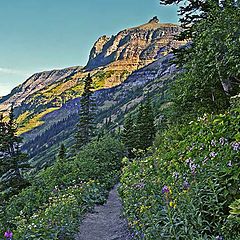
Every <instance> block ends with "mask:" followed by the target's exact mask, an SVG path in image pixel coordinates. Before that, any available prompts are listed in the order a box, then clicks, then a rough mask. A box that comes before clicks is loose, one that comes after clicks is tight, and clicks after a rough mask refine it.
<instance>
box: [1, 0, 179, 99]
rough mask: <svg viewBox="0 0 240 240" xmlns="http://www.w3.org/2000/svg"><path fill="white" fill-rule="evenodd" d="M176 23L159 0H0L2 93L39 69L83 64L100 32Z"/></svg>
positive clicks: (174, 14)
mask: <svg viewBox="0 0 240 240" xmlns="http://www.w3.org/2000/svg"><path fill="white" fill-rule="evenodd" d="M153 16H158V17H159V19H160V21H161V22H173V23H176V22H177V21H178V18H177V7H176V6H170V7H165V6H160V5H159V0H0V96H2V95H4V94H7V93H9V92H10V91H11V89H12V88H13V87H15V86H17V85H18V84H20V83H22V82H23V81H24V80H26V79H27V78H28V77H29V76H30V75H31V74H33V73H35V72H39V71H43V70H50V69H58V68H64V67H69V66H77V65H85V64H86V62H87V59H88V55H89V52H90V49H91V47H92V45H93V43H94V42H95V41H96V40H97V39H98V37H100V36H101V35H104V34H106V35H113V34H116V33H117V32H118V31H120V30H122V29H125V28H128V27H132V26H137V25H140V24H143V23H145V22H147V21H148V20H149V19H150V18H152V17H153Z"/></svg>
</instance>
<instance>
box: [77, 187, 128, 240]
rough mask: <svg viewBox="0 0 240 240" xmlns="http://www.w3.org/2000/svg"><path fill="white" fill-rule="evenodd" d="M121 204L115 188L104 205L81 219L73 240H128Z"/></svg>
mask: <svg viewBox="0 0 240 240" xmlns="http://www.w3.org/2000/svg"><path fill="white" fill-rule="evenodd" d="M121 213H122V204H121V201H120V198H119V196H118V192H117V186H115V187H114V188H113V189H112V190H111V191H110V193H109V197H108V201H107V203H106V204H104V205H100V206H96V207H95V209H94V211H93V213H89V214H87V215H86V217H85V218H84V219H83V222H82V224H81V226H80V228H79V233H78V234H77V236H76V238H75V240H129V239H130V237H129V232H128V228H127V222H126V220H124V219H123V218H122V217H121Z"/></svg>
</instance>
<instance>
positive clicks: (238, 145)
mask: <svg viewBox="0 0 240 240" xmlns="http://www.w3.org/2000/svg"><path fill="white" fill-rule="evenodd" d="M231 146H232V148H233V150H234V151H237V152H238V151H239V149H240V142H232V143H231Z"/></svg>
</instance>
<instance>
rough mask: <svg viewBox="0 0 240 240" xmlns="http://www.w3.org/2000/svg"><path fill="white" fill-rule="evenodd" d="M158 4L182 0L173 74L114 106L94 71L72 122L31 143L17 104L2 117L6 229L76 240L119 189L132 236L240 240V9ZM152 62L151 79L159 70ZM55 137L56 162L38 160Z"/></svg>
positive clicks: (0, 221)
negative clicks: (97, 209) (86, 219)
mask: <svg viewBox="0 0 240 240" xmlns="http://www.w3.org/2000/svg"><path fill="white" fill-rule="evenodd" d="M184 2H185V3H184ZM160 4H161V5H171V4H178V5H179V11H178V13H179V18H180V24H181V33H180V34H178V35H175V36H174V41H179V42H180V41H181V43H183V44H181V46H177V47H172V48H171V49H168V48H166V49H165V48H164V53H162V55H161V58H163V59H164V60H161V61H163V62H164V63H162V62H161V64H162V65H164V64H167V65H168V66H174V69H175V70H174V71H173V70H172V72H171V73H169V72H167V74H166V69H165V70H164V71H163V72H165V73H164V74H162V75H161V76H158V77H157V79H154V80H152V78H149V79H150V80H149V82H147V83H146V85H139V86H140V87H139V89H138V88H135V86H134V84H132V85H131V81H130V80H131V78H127V80H126V83H127V84H128V85H127V87H126V89H128V88H130V89H131V88H132V89H133V90H132V91H133V92H134V93H132V92H128V91H127V90H124V91H123V90H121V92H120V94H119V96H117V97H119V98H120V99H121V98H122V99H123V100H122V102H121V100H119V99H117V97H116V99H117V100H116V101H115V103H114V104H115V105H114V104H113V103H112V102H111V101H113V99H110V100H109V99H107V98H106V99H105V100H101V101H102V102H105V103H106V104H109V105H110V108H108V110H106V111H105V109H104V106H106V105H101V103H100V100H99V99H100V97H99V95H100V94H98V92H97V90H96V85H97V84H96V75H94V74H95V73H92V72H90V73H89V72H88V73H87V74H85V75H84V76H83V79H82V80H81V81H79V82H81V84H82V85H81V87H80V90H79V92H80V93H79V95H81V96H80V97H79V96H77V97H79V100H78V101H77V102H76V104H75V105H74V106H75V110H74V112H72V115H69V116H67V117H66V116H64V117H62V118H61V119H58V120H57V121H56V122H54V123H53V124H52V125H49V126H48V127H47V128H46V129H45V130H41V133H39V135H38V136H37V137H36V138H34V139H30V140H29V141H26V140H24V138H25V135H24V134H23V135H21V134H20V135H19V133H18V129H19V128H20V126H19V116H20V115H19V113H18V112H17V110H16V109H18V108H16V109H15V110H14V105H12V106H11V108H10V109H9V111H8V113H7V114H5V113H4V114H1V117H0V234H2V235H4V232H5V231H6V230H7V229H10V230H11V232H12V233H13V239H17V240H26V239H36V240H37V239H39V240H40V239H43V240H48V239H49V240H53V239H64V240H68V239H78V238H75V237H74V236H75V234H77V233H78V231H79V226H80V225H81V223H82V220H83V219H84V217H85V216H86V214H87V213H89V212H93V209H94V207H95V206H96V205H102V204H105V203H106V202H107V199H108V196H109V192H110V190H111V189H112V188H113V187H114V186H115V185H116V184H117V185H118V192H119V196H120V199H121V202H122V207H123V217H124V218H125V220H126V222H127V226H128V230H127V231H129V235H128V238H126V240H127V239H135V240H138V239H139V240H161V239H169V240H171V239H172V240H188V239H193V240H194V239H196V240H197V239H199V240H200V239H202V240H204V239H206V240H207V239H209V240H223V239H224V240H239V239H240V154H239V152H240V24H239V23H240V2H239V1H233V0H225V1H218V0H208V1H205V0H200V1H195V0H190V1H187V2H186V1H181V0H177V1H174V0H166V1H164V0H161V1H160ZM156 21H157V19H155V18H154V19H152V20H151V21H150V22H149V23H148V25H144V26H145V28H147V27H146V26H149V25H151V27H152V24H153V25H154V24H158V23H156ZM154 26H155V25H154ZM167 27H168V26H167ZM167 27H166V26H165V28H167ZM172 28H174V27H172ZM132 31H133V30H132ZM142 31H146V30H142ZM165 31H167V30H165ZM132 34H134V33H132ZM101 41H106V43H107V44H109V43H108V42H107V41H110V40H108V39H107V40H106V39H105V38H103V40H101ZM111 41H113V40H111ZM124 41H129V39H127V38H126V39H124ZM124 41H123V40H122V42H121V43H119V45H120V44H123V42H124ZM107 44H106V45H104V46H105V48H107ZM95 48H96V47H95ZM103 49H104V47H103ZM165 51H166V52H165ZM168 56H170V57H168ZM94 64H97V63H95V62H94ZM101 64H102V62H101ZM100 66H101V65H100ZM147 66H148V68H147V69H145V68H143V69H144V70H143V71H144V74H145V75H147V74H150V73H149V72H150V70H152V68H153V65H151V64H149V65H147ZM157 66H158V67H159V66H160V65H157ZM91 67H93V66H91V65H90V66H88V68H89V69H90V68H91ZM154 67H155V65H154ZM88 68H86V69H87V70H86V71H90V70H89V69H88ZM149 69H150V70H149ZM167 69H168V68H167ZM101 70H102V69H101ZM158 70H159V69H157V70H156V72H158ZM134 71H136V72H137V73H138V75H137V76H143V75H140V73H139V69H135V70H134ZM134 71H133V72H134ZM154 71H155V70H154ZM156 72H154V75H156ZM71 74H72V73H71ZM111 74H114V73H113V72H111ZM111 74H110V75H106V74H105V75H104V74H103V75H101V76H103V79H101V81H104V77H106V76H107V77H111V76H112V75H111ZM124 74H127V73H126V72H125V73H124ZM124 76H125V75H124ZM107 77H106V78H107ZM141 80H142V79H140V78H139V79H138V78H137V79H136V80H135V81H136V82H137V81H141ZM98 81H99V80H98ZM136 82H135V83H136ZM98 83H99V82H98ZM79 84H80V83H79ZM99 84H100V83H99ZM121 84H122V85H123V84H124V82H122V83H120V86H122V85H121ZM141 86H143V87H142V88H141ZM113 88H115V90H116V91H118V87H115V86H114V87H113ZM104 89H105V88H104ZM119 89H120V88H119ZM115 90H109V91H115ZM104 91H107V90H106V89H105V90H104ZM119 91H120V90H119ZM104 94H105V92H104ZM104 94H103V95H102V96H101V98H102V99H104V97H103V96H106V95H107V94H111V92H109V93H108V92H107V93H106V94H105V95H104ZM114 96H115V95H114ZM133 96H134V97H133ZM98 97H99V99H98ZM62 104H64V103H62ZM111 104H112V105H111ZM99 106H100V107H99ZM51 107H52V106H51ZM19 111H20V110H19ZM21 114H23V113H21ZM56 116H57V115H56ZM66 129H67V130H66ZM69 129H70V130H69ZM37 130H38V128H36V129H35V130H34V131H37ZM53 139H54V140H53ZM48 141H49V144H48V145H45V146H44V151H48V147H49V149H50V147H52V145H54V144H56V143H57V145H56V146H57V148H56V149H55V150H54V151H53V152H54V157H53V159H50V158H49V157H48V155H46V156H47V157H46V159H45V157H44V156H45V155H44V154H42V155H41V158H43V159H44V164H42V162H41V164H35V163H34V161H30V160H29V159H30V157H31V156H34V158H37V157H38V154H39V149H38V147H41V146H42V145H44V144H45V143H46V142H48ZM51 141H52V142H51ZM36 144H38V145H36ZM36 146H38V147H36ZM54 146H55V145H54ZM49 151H50V150H49ZM51 151H52V150H51ZM29 155H30V156H29ZM39 156H40V155H39ZM0 238H1V237H0ZM114 239H120V240H122V239H123V238H120V237H119V238H114ZM102 240H108V239H102Z"/></svg>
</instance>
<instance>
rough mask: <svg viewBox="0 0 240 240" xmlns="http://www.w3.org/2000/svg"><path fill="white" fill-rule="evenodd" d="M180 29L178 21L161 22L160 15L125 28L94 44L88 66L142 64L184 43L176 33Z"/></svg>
mask: <svg viewBox="0 0 240 240" xmlns="http://www.w3.org/2000/svg"><path fill="white" fill-rule="evenodd" d="M180 32H181V27H179V26H178V25H176V24H161V23H160V21H159V19H158V18H157V17H154V18H152V19H151V20H150V21H149V22H148V23H146V24H144V25H141V26H138V27H134V28H129V29H125V30H123V31H121V32H119V33H118V34H117V35H115V36H112V37H107V36H102V37H100V38H99V39H98V40H97V41H96V43H95V44H94V46H93V48H92V50H91V52H90V56H89V61H88V63H87V66H86V69H88V70H91V69H94V68H97V67H101V66H106V65H107V64H111V63H113V64H114V65H120V66H124V68H132V66H133V65H135V66H137V67H138V68H140V67H143V66H145V65H147V64H149V63H151V62H153V61H154V60H156V59H157V57H158V55H159V54H164V53H165V52H167V51H169V50H170V49H171V48H173V47H175V48H177V47H178V46H180V45H182V44H183V42H180V41H177V40H176V39H175V36H176V35H178V34H179V33H180Z"/></svg>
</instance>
